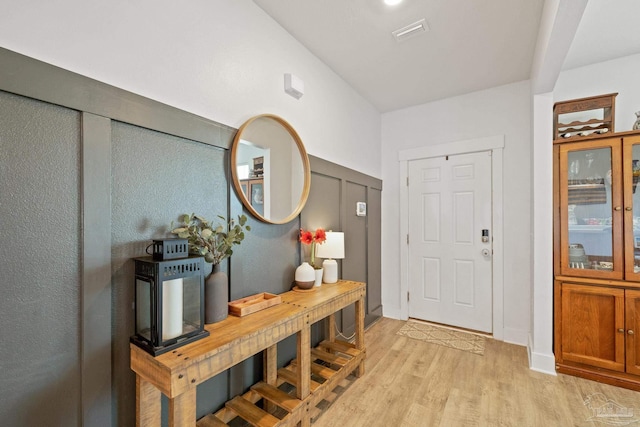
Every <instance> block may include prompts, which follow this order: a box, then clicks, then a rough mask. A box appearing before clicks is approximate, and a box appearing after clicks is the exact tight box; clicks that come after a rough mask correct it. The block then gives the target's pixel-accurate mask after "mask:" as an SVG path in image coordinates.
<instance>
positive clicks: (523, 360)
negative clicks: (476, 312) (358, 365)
mask: <svg viewBox="0 0 640 427" xmlns="http://www.w3.org/2000/svg"><path fill="white" fill-rule="evenodd" d="M403 324H404V322H402V321H399V320H392V319H384V318H383V319H381V320H380V321H379V322H377V323H376V324H375V325H373V326H371V328H369V330H367V332H366V333H365V343H366V347H367V360H366V373H365V375H364V376H363V377H362V378H359V379H357V380H356V381H354V382H353V384H351V386H350V387H349V388H348V389H347V390H346V391H345V392H344V393H343V394H342V395H341V396H340V397H339V398H338V399H337V400H336V401H335V402H334V403H333V405H331V406H330V407H329V408H328V409H327V410H326V412H325V413H324V414H322V415H321V416H320V417H319V419H318V420H317V421H316V422H315V423H314V424H313V427H333V426H336V427H358V426H367V427H387V426H388V427H400V426H416V427H431V426H443V427H458V426H465V427H466V426H481V427H485V426H488V427H494V426H509V427H511V426H518V427H520V426H533V427H543V426H544V427H546V426H553V427H555V426H558V427H559V426H562V427H565V426H607V425H612V424H606V423H603V422H601V421H599V420H591V421H590V420H589V418H590V417H591V416H592V415H593V413H592V411H591V410H590V409H589V407H588V406H586V405H585V404H584V403H583V402H584V400H585V398H587V397H588V396H590V395H594V394H595V393H602V394H603V395H604V397H606V398H608V399H611V400H613V401H615V402H617V403H618V404H619V405H622V406H623V407H625V408H633V411H634V418H633V419H635V420H637V421H636V422H635V423H632V424H630V425H632V426H640V393H638V392H634V391H631V390H626V389H622V388H618V387H613V386H609V385H606V384H599V383H596V382H593V381H588V380H584V379H581V378H576V377H572V376H568V375H562V374H559V375H558V376H551V375H546V374H542V373H539V372H534V371H532V370H530V369H529V367H528V361H527V351H526V348H525V347H520V346H516V345H512V344H506V343H503V342H500V341H494V340H492V339H488V340H487V345H486V349H485V354H484V356H479V355H476V354H471V353H467V352H464V351H460V350H455V349H449V348H446V347H442V346H438V345H433V344H428V343H425V342H422V341H417V340H414V339H411V338H407V337H403V336H400V335H396V332H397V331H398V329H400V328H401V327H402V325H403ZM595 398H596V399H602V398H603V396H597V397H595ZM616 421H620V419H617V420H616Z"/></svg>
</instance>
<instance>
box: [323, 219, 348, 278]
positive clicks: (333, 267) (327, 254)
mask: <svg viewBox="0 0 640 427" xmlns="http://www.w3.org/2000/svg"><path fill="white" fill-rule="evenodd" d="M316 250H317V254H316V256H317V257H318V258H324V259H325V260H324V261H323V262H322V268H323V269H324V273H323V275H322V281H323V282H324V283H336V282H337V281H338V263H337V262H336V259H342V258H344V233H342V232H333V231H328V232H327V240H325V242H324V243H323V244H321V245H318V247H317V248H316Z"/></svg>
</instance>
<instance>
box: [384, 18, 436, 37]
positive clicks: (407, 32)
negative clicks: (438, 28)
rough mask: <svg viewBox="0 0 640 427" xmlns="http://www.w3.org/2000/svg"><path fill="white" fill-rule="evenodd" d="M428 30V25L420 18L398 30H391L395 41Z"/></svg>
mask: <svg viewBox="0 0 640 427" xmlns="http://www.w3.org/2000/svg"><path fill="white" fill-rule="evenodd" d="M427 31H429V25H427V22H426V21H425V19H424V18H423V19H421V20H419V21H417V22H414V23H413V24H409V25H407V26H406V27H402V28H400V29H398V30H395V31H393V32H392V33H391V34H393V37H395V38H396V41H398V42H401V41H404V40H406V39H409V38H411V37H415V36H418V35H420V34H422V33H425V32H427Z"/></svg>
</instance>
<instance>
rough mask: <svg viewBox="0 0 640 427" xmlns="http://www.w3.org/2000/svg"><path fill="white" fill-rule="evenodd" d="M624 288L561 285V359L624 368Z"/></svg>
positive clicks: (610, 367) (615, 368) (616, 368)
mask: <svg viewBox="0 0 640 427" xmlns="http://www.w3.org/2000/svg"><path fill="white" fill-rule="evenodd" d="M624 320H625V319H624V290H622V289H612V288H604V287H597V286H583V285H573V284H566V283H565V284H563V285H562V319H561V321H562V359H563V360H565V361H573V362H578V363H584V364H587V365H591V366H597V367H600V368H605V369H611V370H614V371H619V372H624V362H625V360H624V359H625V356H624V351H625V348H624V347H625V346H624V342H625V334H624Z"/></svg>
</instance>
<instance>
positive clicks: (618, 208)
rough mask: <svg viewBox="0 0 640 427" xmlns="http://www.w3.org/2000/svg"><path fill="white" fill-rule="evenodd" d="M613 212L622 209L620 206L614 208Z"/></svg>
mask: <svg viewBox="0 0 640 427" xmlns="http://www.w3.org/2000/svg"><path fill="white" fill-rule="evenodd" d="M613 210H614V211H619V210H622V208H621V207H620V206H616V207H615V208H613Z"/></svg>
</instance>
